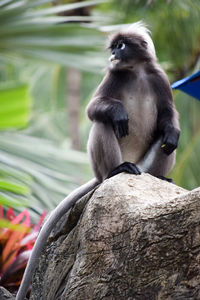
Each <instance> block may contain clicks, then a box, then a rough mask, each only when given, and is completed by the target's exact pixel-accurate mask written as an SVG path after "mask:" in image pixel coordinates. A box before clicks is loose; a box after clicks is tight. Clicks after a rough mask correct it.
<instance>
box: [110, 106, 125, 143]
mask: <svg viewBox="0 0 200 300" xmlns="http://www.w3.org/2000/svg"><path fill="white" fill-rule="evenodd" d="M128 121H129V118H128V114H127V112H126V111H125V109H124V107H123V105H121V106H119V107H116V108H114V109H113V111H112V117H111V122H112V126H113V130H114V132H115V135H116V138H117V139H120V138H122V137H124V136H126V135H128V134H129V130H128Z"/></svg>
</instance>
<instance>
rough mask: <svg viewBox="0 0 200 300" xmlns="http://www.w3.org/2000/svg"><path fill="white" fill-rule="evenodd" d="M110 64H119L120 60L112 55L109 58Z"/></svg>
mask: <svg viewBox="0 0 200 300" xmlns="http://www.w3.org/2000/svg"><path fill="white" fill-rule="evenodd" d="M109 61H110V62H114V63H118V62H119V61H120V59H118V58H116V57H115V55H111V56H110V58H109Z"/></svg>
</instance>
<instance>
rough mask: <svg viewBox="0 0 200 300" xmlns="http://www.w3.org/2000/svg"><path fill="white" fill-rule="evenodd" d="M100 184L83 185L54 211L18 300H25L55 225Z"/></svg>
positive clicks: (42, 232)
mask: <svg viewBox="0 0 200 300" xmlns="http://www.w3.org/2000/svg"><path fill="white" fill-rule="evenodd" d="M98 185H99V182H98V181H97V179H95V178H94V179H92V180H90V181H88V182H87V183H85V184H83V185H82V186H80V187H79V188H77V189H76V190H74V191H73V192H72V193H71V194H69V195H68V196H67V197H66V198H64V199H63V200H62V201H61V202H60V203H59V205H58V206H57V207H56V208H55V209H54V210H53V211H52V213H51V214H50V216H49V217H48V219H47V220H46V222H45V223H44V225H43V226H42V229H41V231H40V233H39V235H38V237H37V240H36V242H35V245H34V247H33V250H32V253H31V256H30V258H29V260H28V263H27V266H26V270H25V272H24V276H23V279H22V283H21V285H20V288H19V290H18V293H17V295H16V300H24V299H25V297H26V294H27V291H28V288H29V285H30V283H31V279H32V275H33V272H34V270H35V268H36V266H37V263H38V260H39V257H40V254H41V252H42V250H43V247H44V245H45V243H46V240H47V238H48V236H49V235H50V233H51V230H52V229H53V228H54V226H55V224H56V223H57V222H58V221H59V220H60V218H61V217H62V216H63V215H64V214H65V213H66V212H67V211H68V210H69V209H70V208H71V207H72V206H73V205H74V204H75V203H76V201H77V200H79V199H80V198H81V197H83V196H84V195H86V194H87V193H88V192H90V191H91V190H92V189H94V188H95V187H97V186H98Z"/></svg>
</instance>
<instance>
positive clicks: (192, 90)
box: [171, 70, 200, 101]
mask: <svg viewBox="0 0 200 300" xmlns="http://www.w3.org/2000/svg"><path fill="white" fill-rule="evenodd" d="M171 87H172V89H179V90H181V91H183V92H185V93H187V94H189V95H190V96H192V97H194V98H196V99H198V100H199V101H200V70H199V71H198V72H196V73H195V74H193V75H191V76H188V77H186V78H183V79H181V80H179V81H176V82H174V83H172V85H171Z"/></svg>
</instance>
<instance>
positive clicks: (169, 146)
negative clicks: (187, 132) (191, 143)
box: [161, 127, 180, 155]
mask: <svg viewBox="0 0 200 300" xmlns="http://www.w3.org/2000/svg"><path fill="white" fill-rule="evenodd" d="M179 135H180V131H179V130H178V129H177V128H175V127H170V128H168V129H167V130H166V131H165V132H164V135H163V143H162V146H161V148H162V149H163V151H164V152H165V153H166V154H167V155H169V154H171V153H172V152H173V151H174V150H175V149H176V148H177V147H178V140H179Z"/></svg>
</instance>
